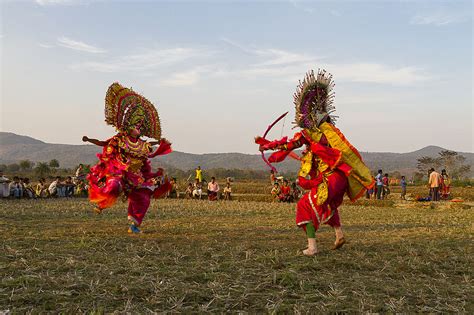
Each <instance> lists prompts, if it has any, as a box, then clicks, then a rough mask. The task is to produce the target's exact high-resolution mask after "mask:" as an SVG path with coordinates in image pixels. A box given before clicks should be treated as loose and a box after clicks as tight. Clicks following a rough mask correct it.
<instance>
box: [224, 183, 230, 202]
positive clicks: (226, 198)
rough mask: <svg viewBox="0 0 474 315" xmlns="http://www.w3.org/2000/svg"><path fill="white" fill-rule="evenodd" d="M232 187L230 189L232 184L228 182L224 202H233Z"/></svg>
mask: <svg viewBox="0 0 474 315" xmlns="http://www.w3.org/2000/svg"><path fill="white" fill-rule="evenodd" d="M231 194H232V187H230V182H227V184H226V185H225V187H224V200H231V199H232V196H231Z"/></svg>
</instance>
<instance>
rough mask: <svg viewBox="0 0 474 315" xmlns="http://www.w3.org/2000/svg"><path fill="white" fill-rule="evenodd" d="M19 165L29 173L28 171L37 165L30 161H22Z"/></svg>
mask: <svg viewBox="0 0 474 315" xmlns="http://www.w3.org/2000/svg"><path fill="white" fill-rule="evenodd" d="M19 165H20V168H21V169H22V170H23V171H27V170H31V169H32V168H33V166H34V165H35V163H33V162H31V161H30V160H23V161H20V163H19Z"/></svg>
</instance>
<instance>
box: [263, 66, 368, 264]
mask: <svg viewBox="0 0 474 315" xmlns="http://www.w3.org/2000/svg"><path fill="white" fill-rule="evenodd" d="M333 87H334V82H333V81H332V76H331V75H330V74H328V73H327V72H326V71H324V70H320V71H318V73H317V74H315V73H314V71H309V72H308V73H307V74H306V77H305V79H304V80H303V82H300V84H299V86H298V87H297V91H296V93H295V94H294V104H295V107H296V117H295V124H296V125H297V126H298V127H300V128H301V131H300V132H297V133H296V134H295V135H294V136H293V138H292V139H288V138H287V137H285V138H282V139H280V140H274V141H270V140H267V139H265V137H256V138H255V142H256V143H257V144H258V145H259V151H261V152H262V157H263V159H264V161H265V162H266V163H267V164H269V163H276V162H281V161H283V160H284V159H285V158H286V157H287V156H289V155H291V154H292V152H293V150H295V149H298V148H300V147H302V146H305V147H306V150H304V151H303V156H302V157H301V158H300V159H301V168H300V171H299V173H298V183H299V185H300V186H301V187H302V188H303V189H307V190H310V192H308V193H306V194H305V195H304V196H303V197H302V198H301V199H300V201H299V202H298V204H297V206H296V224H297V226H298V227H300V228H302V229H303V230H304V231H305V232H306V237H307V241H308V248H307V249H305V250H304V251H303V254H304V255H307V256H313V255H315V254H316V253H318V250H317V246H316V231H317V229H318V228H319V226H320V225H322V224H329V225H330V226H331V227H333V229H334V233H335V237H336V240H335V242H334V247H333V249H338V248H341V247H342V246H343V245H344V244H345V239H344V234H343V232H342V226H341V222H340V218H339V212H338V207H339V206H340V205H341V204H342V201H343V198H344V195H345V194H346V193H347V195H348V196H349V199H351V200H352V201H355V200H357V199H358V198H360V197H361V196H363V195H364V193H365V191H366V190H367V189H369V188H370V187H372V186H373V184H374V183H373V180H372V176H371V174H370V170H369V169H368V168H367V166H366V165H365V164H364V162H363V161H362V157H361V155H360V153H359V152H358V151H357V150H356V149H355V148H354V146H352V145H351V144H350V143H349V141H347V139H346V137H345V136H344V135H343V134H342V132H341V131H340V130H339V129H337V128H336V127H335V126H334V119H335V117H334V116H333V115H332V113H333V112H334V110H335V108H334V106H333V104H332V102H333V98H334V94H333V92H332V88H333ZM285 115H286V114H284V115H282V116H280V117H279V118H278V119H277V121H276V122H278V120H279V119H282V118H283V117H284V116H285ZM276 122H275V123H276ZM275 123H272V124H271V125H270V127H271V126H273V125H275ZM268 131H269V129H267V131H266V132H265V135H266V134H267V133H268ZM265 150H276V151H277V152H274V153H272V154H271V155H270V157H269V158H268V160H267V159H266V158H265V156H264V154H263V152H264V151H265ZM293 154H294V152H293Z"/></svg>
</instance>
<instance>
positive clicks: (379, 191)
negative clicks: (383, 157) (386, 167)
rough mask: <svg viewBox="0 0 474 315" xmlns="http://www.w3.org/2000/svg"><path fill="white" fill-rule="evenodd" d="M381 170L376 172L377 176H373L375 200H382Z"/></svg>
mask: <svg viewBox="0 0 474 315" xmlns="http://www.w3.org/2000/svg"><path fill="white" fill-rule="evenodd" d="M382 173H383V172H382V170H378V172H377V176H375V186H376V188H377V199H379V200H380V199H382V192H383V175H382Z"/></svg>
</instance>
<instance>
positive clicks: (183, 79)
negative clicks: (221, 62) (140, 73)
mask: <svg viewBox="0 0 474 315" xmlns="http://www.w3.org/2000/svg"><path fill="white" fill-rule="evenodd" d="M199 78H200V72H199V71H198V70H196V69H193V70H189V71H184V72H177V73H173V74H172V75H171V77H170V78H168V79H165V80H162V81H161V82H160V84H161V85H163V86H169V87H179V86H190V85H195V84H196V83H197V82H198V81H199Z"/></svg>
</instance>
